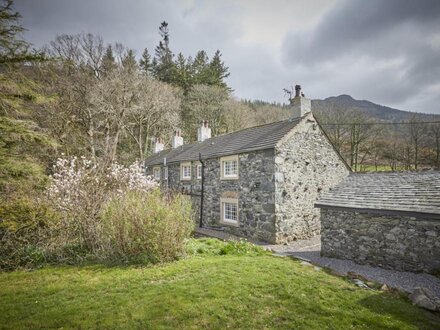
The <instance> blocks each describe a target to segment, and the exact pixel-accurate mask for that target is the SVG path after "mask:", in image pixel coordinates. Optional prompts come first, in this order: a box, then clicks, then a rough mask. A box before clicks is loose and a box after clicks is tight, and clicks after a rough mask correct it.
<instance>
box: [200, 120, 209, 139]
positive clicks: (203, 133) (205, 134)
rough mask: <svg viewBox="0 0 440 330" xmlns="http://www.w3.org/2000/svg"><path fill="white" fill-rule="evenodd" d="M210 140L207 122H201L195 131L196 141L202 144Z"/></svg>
mask: <svg viewBox="0 0 440 330" xmlns="http://www.w3.org/2000/svg"><path fill="white" fill-rule="evenodd" d="M210 138H211V129H210V128H209V127H208V121H207V120H203V121H202V122H201V123H200V127H199V128H198V130H197V141H199V142H203V141H205V140H206V139H210Z"/></svg>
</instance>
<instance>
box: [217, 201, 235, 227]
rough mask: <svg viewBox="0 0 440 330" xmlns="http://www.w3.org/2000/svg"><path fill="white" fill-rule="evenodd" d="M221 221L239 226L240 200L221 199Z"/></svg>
mask: <svg viewBox="0 0 440 330" xmlns="http://www.w3.org/2000/svg"><path fill="white" fill-rule="evenodd" d="M220 203H221V212H220V213H221V221H220V222H223V223H226V224H231V225H238V199H235V198H221V199H220Z"/></svg>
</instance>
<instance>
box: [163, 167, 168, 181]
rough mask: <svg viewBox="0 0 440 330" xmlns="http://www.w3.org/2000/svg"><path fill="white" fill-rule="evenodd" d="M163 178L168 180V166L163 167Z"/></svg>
mask: <svg viewBox="0 0 440 330" xmlns="http://www.w3.org/2000/svg"><path fill="white" fill-rule="evenodd" d="M163 179H164V180H168V166H165V167H164V168H163Z"/></svg>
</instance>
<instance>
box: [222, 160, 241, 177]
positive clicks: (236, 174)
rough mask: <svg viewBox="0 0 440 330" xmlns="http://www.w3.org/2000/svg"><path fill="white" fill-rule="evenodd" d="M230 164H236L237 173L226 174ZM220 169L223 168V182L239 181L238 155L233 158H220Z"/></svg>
mask: <svg viewBox="0 0 440 330" xmlns="http://www.w3.org/2000/svg"><path fill="white" fill-rule="evenodd" d="M228 163H235V164H236V165H235V166H236V171H235V173H233V174H230V173H226V170H227V167H228V166H227V164H228ZM220 167H221V169H220V170H221V179H222V180H237V179H238V177H239V162H238V155H233V156H227V157H221V158H220Z"/></svg>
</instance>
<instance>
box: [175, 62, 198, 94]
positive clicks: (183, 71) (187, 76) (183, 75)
mask: <svg viewBox="0 0 440 330" xmlns="http://www.w3.org/2000/svg"><path fill="white" fill-rule="evenodd" d="M175 65H176V75H175V78H174V79H173V80H174V84H175V85H176V86H179V87H181V88H182V90H183V91H184V93H185V94H186V93H187V92H188V91H189V90H190V88H191V86H192V84H193V77H192V76H191V67H190V65H191V63H188V62H187V60H186V59H185V56H183V54H182V53H179V54H178V55H177V59H176V63H175Z"/></svg>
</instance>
